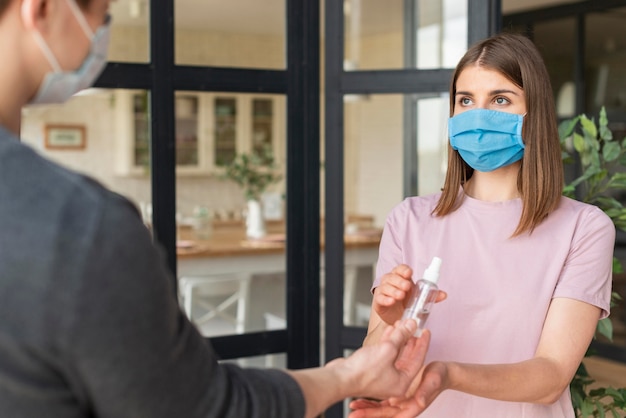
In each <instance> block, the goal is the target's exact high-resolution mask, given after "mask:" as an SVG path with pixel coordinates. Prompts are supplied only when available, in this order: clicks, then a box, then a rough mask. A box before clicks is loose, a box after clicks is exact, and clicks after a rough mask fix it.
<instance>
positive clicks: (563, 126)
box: [559, 116, 580, 143]
mask: <svg viewBox="0 0 626 418" xmlns="http://www.w3.org/2000/svg"><path fill="white" fill-rule="evenodd" d="M579 119H580V116H576V117H574V118H572V119H567V120H564V121H563V122H561V123H560V124H559V138H561V143H563V142H564V141H565V139H566V138H567V137H568V136H570V135H571V134H572V132H574V128H576V124H577V123H578V120H579Z"/></svg>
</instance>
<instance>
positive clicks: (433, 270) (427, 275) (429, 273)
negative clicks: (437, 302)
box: [424, 257, 441, 284]
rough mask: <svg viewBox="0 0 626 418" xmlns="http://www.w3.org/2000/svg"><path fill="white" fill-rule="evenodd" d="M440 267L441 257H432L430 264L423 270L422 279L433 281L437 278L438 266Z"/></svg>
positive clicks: (435, 281)
mask: <svg viewBox="0 0 626 418" xmlns="http://www.w3.org/2000/svg"><path fill="white" fill-rule="evenodd" d="M440 267H441V258H439V257H433V260H432V261H431V262H430V266H428V268H427V269H426V270H425V271H424V279H425V280H428V281H430V282H433V283H435V284H436V283H437V281H438V280H439V268H440Z"/></svg>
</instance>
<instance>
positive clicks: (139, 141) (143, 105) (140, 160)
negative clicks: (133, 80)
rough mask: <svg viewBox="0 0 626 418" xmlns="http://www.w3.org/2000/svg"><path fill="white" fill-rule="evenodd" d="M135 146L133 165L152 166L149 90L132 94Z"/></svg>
mask: <svg viewBox="0 0 626 418" xmlns="http://www.w3.org/2000/svg"><path fill="white" fill-rule="evenodd" d="M132 102H133V104H132V106H133V119H132V122H133V128H132V131H133V133H134V135H135V136H134V139H135V141H134V148H133V165H134V166H135V167H144V168H148V167H149V166H150V112H149V110H150V109H149V105H150V100H149V94H148V92H147V91H141V92H136V93H133V94H132Z"/></svg>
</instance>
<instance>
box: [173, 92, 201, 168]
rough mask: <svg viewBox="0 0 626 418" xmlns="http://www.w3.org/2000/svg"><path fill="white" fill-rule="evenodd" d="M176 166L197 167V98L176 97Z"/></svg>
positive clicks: (186, 95)
mask: <svg viewBox="0 0 626 418" xmlns="http://www.w3.org/2000/svg"><path fill="white" fill-rule="evenodd" d="M175 108H176V165H177V166H184V167H198V164H199V159H198V151H199V150H198V122H199V118H198V97H197V96H194V95H192V94H177V95H176V106H175Z"/></svg>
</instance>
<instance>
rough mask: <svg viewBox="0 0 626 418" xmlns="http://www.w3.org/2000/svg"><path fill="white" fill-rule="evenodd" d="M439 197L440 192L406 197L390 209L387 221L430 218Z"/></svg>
mask: <svg viewBox="0 0 626 418" xmlns="http://www.w3.org/2000/svg"><path fill="white" fill-rule="evenodd" d="M440 197H441V192H439V193H432V194H426V195H422V196H410V197H406V198H404V199H403V200H402V201H401V202H399V203H398V204H396V205H395V206H394V207H393V208H392V209H391V211H390V212H389V215H388V216H387V221H388V222H402V221H404V220H406V219H407V218H411V219H414V220H417V219H424V218H427V217H428V218H430V217H431V216H432V212H433V210H434V209H435V206H437V202H439V198H440Z"/></svg>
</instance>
